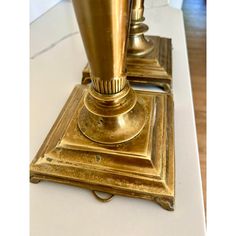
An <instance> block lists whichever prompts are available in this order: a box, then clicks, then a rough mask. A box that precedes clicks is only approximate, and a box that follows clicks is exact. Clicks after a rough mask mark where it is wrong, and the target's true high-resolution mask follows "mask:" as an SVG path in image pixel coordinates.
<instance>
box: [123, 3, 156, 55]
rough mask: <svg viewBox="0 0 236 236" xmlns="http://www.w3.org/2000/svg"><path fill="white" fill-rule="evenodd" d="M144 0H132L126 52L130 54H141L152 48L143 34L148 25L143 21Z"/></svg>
mask: <svg viewBox="0 0 236 236" xmlns="http://www.w3.org/2000/svg"><path fill="white" fill-rule="evenodd" d="M143 12H144V0H133V6H132V13H131V25H130V32H129V41H128V54H129V55H132V56H143V55H146V54H148V53H149V52H151V51H152V50H153V48H154V45H153V42H152V41H151V40H150V39H147V38H146V37H145V36H144V33H145V32H146V31H148V26H147V25H146V24H144V23H143V21H144V20H145V18H144V16H143Z"/></svg>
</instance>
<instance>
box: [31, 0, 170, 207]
mask: <svg viewBox="0 0 236 236" xmlns="http://www.w3.org/2000/svg"><path fill="white" fill-rule="evenodd" d="M73 4H74V10H75V13H76V17H77V21H78V24H79V27H80V32H81V36H82V39H83V43H84V46H85V50H86V54H87V57H88V60H89V64H90V68H91V80H92V84H91V85H90V86H85V85H78V86H76V87H75V89H74V90H73V92H72V94H71V96H70V98H69V99H68V101H67V103H66V104H65V106H64V108H63V110H62V112H61V113H60V115H59V117H58V119H57V121H56V122H55V124H54V126H53V128H52V129H51V131H50V133H49V135H48V136H47V138H46V140H45V142H44V143H43V145H42V147H41V148H40V150H39V152H38V153H37V155H36V157H35V159H34V160H33V161H32V163H31V166H30V180H31V182H32V183H38V182H39V181H40V180H48V181H54V182H58V183H64V184H70V185H74V186H79V187H84V188H88V189H90V190H92V191H93V193H94V194H95V196H96V197H97V198H98V199H100V200H101V201H108V200H110V199H111V197H112V196H113V195H116V194H119V195H124V196H130V197H138V198H144V199H149V200H154V201H155V202H157V203H159V204H160V205H161V206H162V207H164V208H165V209H167V210H173V205H174V143H173V141H174V136H173V99H172V95H171V94H168V93H165V94H163V93H155V92H145V91H136V92H135V91H134V90H133V89H132V88H131V87H130V86H129V83H128V81H127V80H126V72H125V71H126V70H125V67H126V63H125V58H126V50H127V41H128V29H129V23H130V13H131V0H114V1H110V0H103V1H100V0H73ZM96 191H102V192H106V193H109V194H111V196H110V197H109V198H108V199H102V198H100V197H99V196H98V195H97V192H96Z"/></svg>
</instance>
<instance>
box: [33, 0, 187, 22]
mask: <svg viewBox="0 0 236 236" xmlns="http://www.w3.org/2000/svg"><path fill="white" fill-rule="evenodd" d="M60 1H61V0H30V23H31V22H33V21H34V20H36V19H37V18H38V17H40V16H41V15H42V14H44V13H45V12H47V11H48V10H49V9H50V8H52V7H53V6H55V5H56V4H57V3H58V2H60ZM144 4H145V7H146V8H152V7H161V6H164V5H168V4H170V6H172V7H175V8H178V9H181V8H182V4H183V0H145V1H144Z"/></svg>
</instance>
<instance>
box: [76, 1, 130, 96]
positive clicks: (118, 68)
mask: <svg viewBox="0 0 236 236" xmlns="http://www.w3.org/2000/svg"><path fill="white" fill-rule="evenodd" d="M73 3H74V9H75V13H76V16H77V20H78V23H79V28H80V32H81V36H82V38H83V42H84V46H85V50H86V53H87V57H88V61H89V64H90V68H91V77H92V81H93V86H94V88H95V90H96V91H97V92H100V93H103V94H113V93H117V92H119V91H121V90H122V89H123V88H124V86H125V84H126V76H125V57H126V48H127V34H128V29H129V27H128V25H129V16H130V8H131V1H130V0H125V1H121V0H112V1H111V0H110V1H108V0H103V1H98V0H74V1H73Z"/></svg>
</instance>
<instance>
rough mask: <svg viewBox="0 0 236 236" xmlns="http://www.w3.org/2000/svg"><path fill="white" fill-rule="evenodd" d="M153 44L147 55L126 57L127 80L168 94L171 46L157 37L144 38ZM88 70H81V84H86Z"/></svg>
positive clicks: (170, 73)
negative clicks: (162, 90)
mask: <svg viewBox="0 0 236 236" xmlns="http://www.w3.org/2000/svg"><path fill="white" fill-rule="evenodd" d="M145 37H146V38H147V39H149V40H151V41H152V42H153V44H154V49H153V50H152V52H150V53H149V54H147V55H145V56H142V57H137V56H129V55H128V56H127V60H126V61H127V79H128V80H129V81H130V82H131V83H134V84H148V85H149V84H150V85H154V86H158V87H161V88H163V89H164V90H165V91H167V92H170V91H171V88H172V44H171V39H169V38H163V37H159V36H145ZM90 82H91V79H90V68H89V65H88V64H87V65H86V66H85V68H84V70H83V78H82V84H88V83H90Z"/></svg>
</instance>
